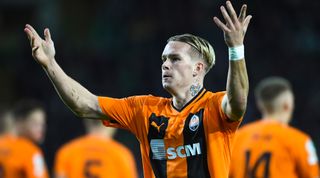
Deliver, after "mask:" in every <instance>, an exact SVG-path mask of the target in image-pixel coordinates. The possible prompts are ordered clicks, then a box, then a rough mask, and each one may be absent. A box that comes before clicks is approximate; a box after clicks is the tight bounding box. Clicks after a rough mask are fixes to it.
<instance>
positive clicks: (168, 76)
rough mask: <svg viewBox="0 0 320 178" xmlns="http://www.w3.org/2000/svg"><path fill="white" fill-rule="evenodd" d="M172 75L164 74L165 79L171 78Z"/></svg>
mask: <svg viewBox="0 0 320 178" xmlns="http://www.w3.org/2000/svg"><path fill="white" fill-rule="evenodd" d="M171 77H172V76H171V75H162V78H163V79H168V78H171Z"/></svg>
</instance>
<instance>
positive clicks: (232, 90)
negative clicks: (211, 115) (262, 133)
mask: <svg viewBox="0 0 320 178" xmlns="http://www.w3.org/2000/svg"><path fill="white" fill-rule="evenodd" d="M226 7H227V9H226V8H225V7H224V6H221V7H220V10H221V13H222V15H223V18H224V20H225V21H226V24H224V23H222V22H221V21H220V20H219V19H218V18H217V17H214V18H213V20H214V22H215V23H216V24H217V25H218V27H219V28H220V29H221V30H222V31H223V32H224V39H225V42H226V44H227V46H228V48H229V71H228V79H227V94H226V95H225V97H224V98H223V101H222V108H223V110H224V112H225V113H226V114H227V116H228V117H229V118H230V119H231V120H239V119H240V118H241V117H242V116H243V115H244V113H245V110H246V107H247V97H248V92H249V81H248V75H247V69H246V64H245V60H244V46H243V40H244V36H245V34H246V31H247V28H248V25H249V23H250V19H251V18H252V16H251V15H249V16H246V11H247V6H246V5H243V6H242V8H241V11H240V15H239V17H237V14H236V12H235V10H234V8H233V6H232V4H231V2H230V1H227V2H226Z"/></svg>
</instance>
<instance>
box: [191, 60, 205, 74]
mask: <svg viewBox="0 0 320 178" xmlns="http://www.w3.org/2000/svg"><path fill="white" fill-rule="evenodd" d="M202 71H204V64H203V63H202V62H197V63H196V64H195V68H194V69H193V73H192V75H193V76H194V77H195V76H197V75H199V73H201V72H202Z"/></svg>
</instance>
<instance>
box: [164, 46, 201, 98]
mask: <svg viewBox="0 0 320 178" xmlns="http://www.w3.org/2000/svg"><path fill="white" fill-rule="evenodd" d="M190 48H191V46H190V45H189V44H187V43H183V42H178V41H170V42H169V43H168V44H167V45H166V47H165V48H164V51H163V53H162V61H163V64H162V86H163V88H164V89H166V90H167V91H169V92H170V93H172V92H177V91H178V90H180V89H182V90H183V89H188V88H189V87H190V85H191V84H192V82H193V75H192V74H193V70H194V67H195V62H194V61H192V58H191V55H190V53H191V52H190V51H191V50H190Z"/></svg>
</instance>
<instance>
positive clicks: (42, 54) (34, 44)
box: [24, 24, 56, 67]
mask: <svg viewBox="0 0 320 178" xmlns="http://www.w3.org/2000/svg"><path fill="white" fill-rule="evenodd" d="M24 31H25V32H26V34H27V36H28V38H29V41H30V45H31V48H32V56H33V58H34V59H35V60H36V61H37V62H38V63H40V64H41V65H42V66H44V67H45V66H47V65H48V64H49V63H50V62H51V61H52V60H54V56H55V53H56V52H55V48H54V44H53V41H52V40H51V35H50V31H49V29H48V28H46V29H45V30H44V39H42V38H41V37H40V36H39V35H38V33H37V32H36V31H35V29H34V28H33V27H32V26H31V25H29V24H27V25H26V26H25V28H24Z"/></svg>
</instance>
